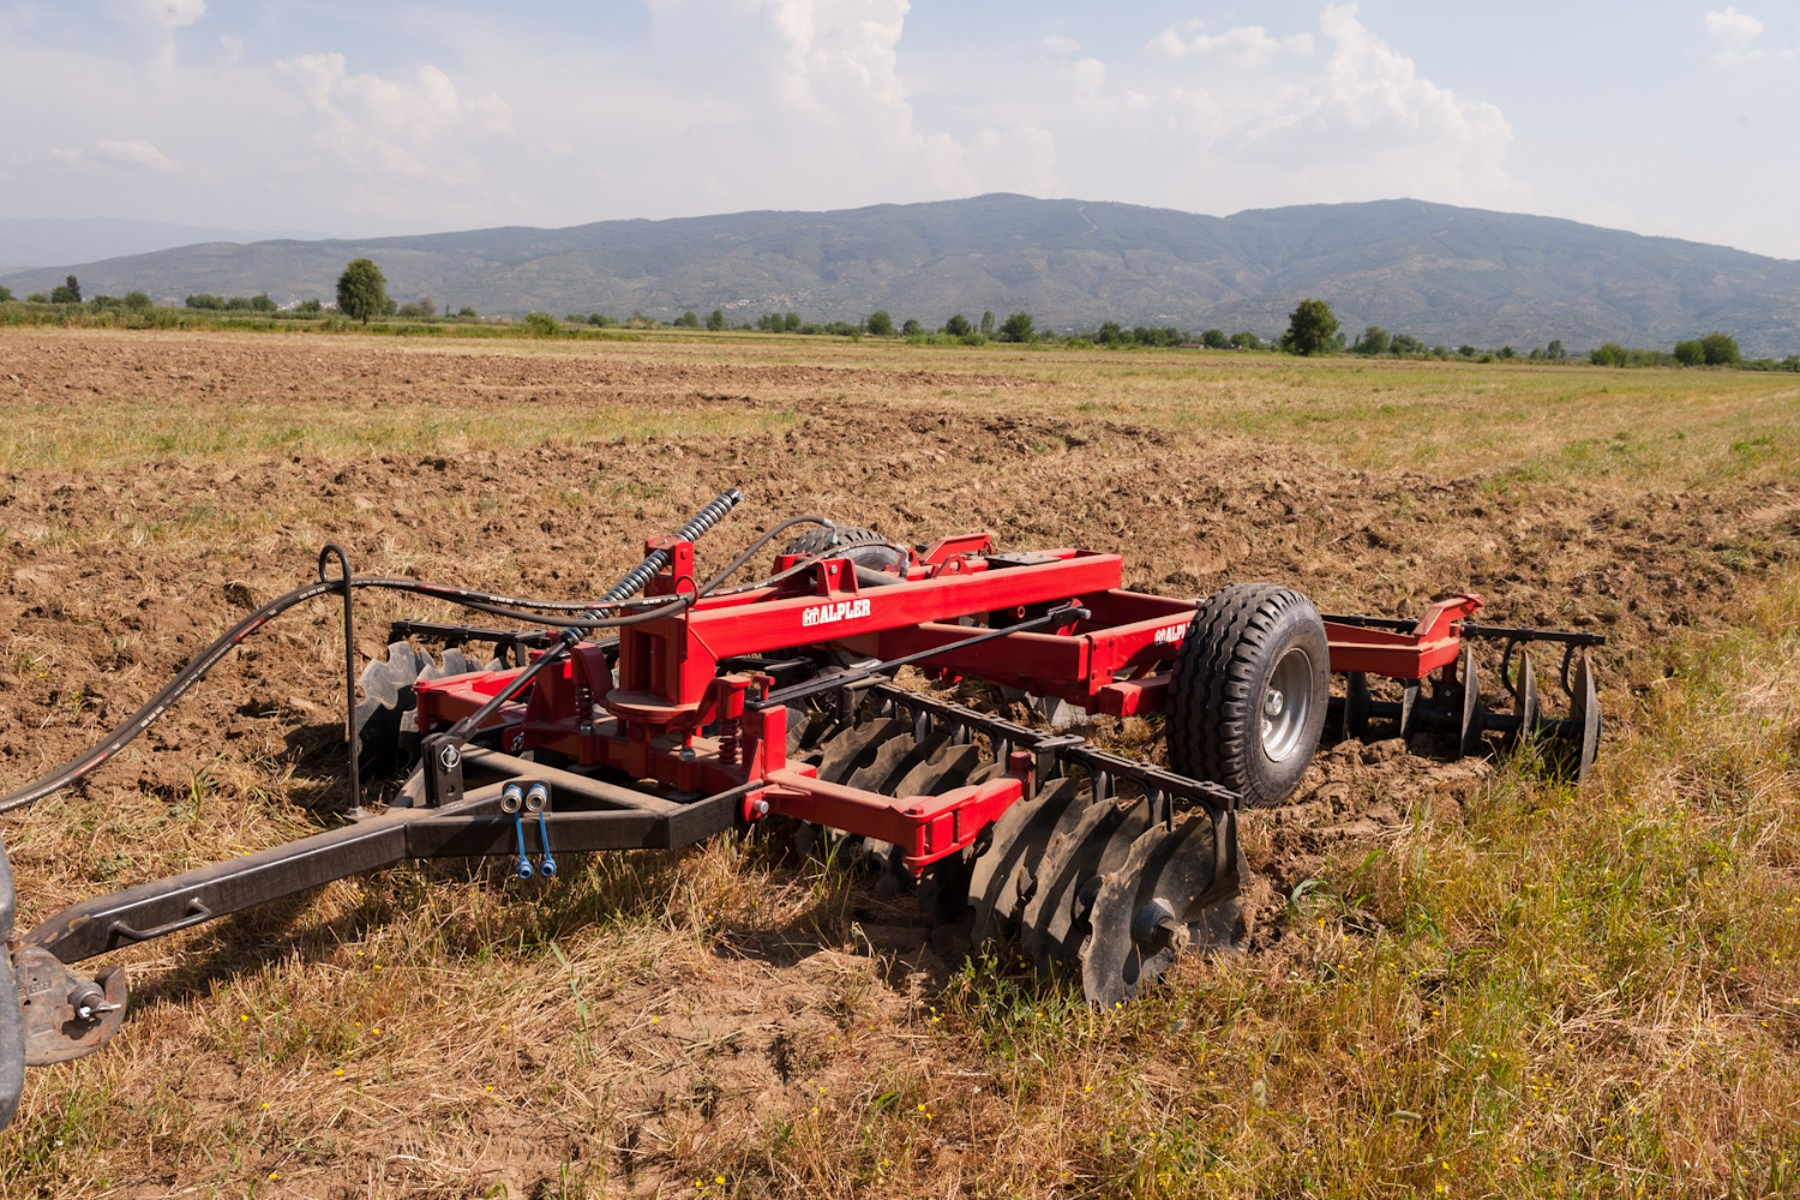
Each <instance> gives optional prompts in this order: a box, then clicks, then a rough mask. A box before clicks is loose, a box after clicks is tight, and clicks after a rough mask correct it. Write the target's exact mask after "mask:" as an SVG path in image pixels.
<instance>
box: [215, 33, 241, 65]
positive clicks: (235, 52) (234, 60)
mask: <svg viewBox="0 0 1800 1200" xmlns="http://www.w3.org/2000/svg"><path fill="white" fill-rule="evenodd" d="M219 49H220V50H221V51H222V53H221V55H220V57H219V65H220V66H222V67H235V66H237V65H238V64H239V63H241V62H243V61H244V39H243V38H241V37H238V36H237V35H236V34H233V33H221V34H220V35H219Z"/></svg>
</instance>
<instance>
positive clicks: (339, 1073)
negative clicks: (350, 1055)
mask: <svg viewBox="0 0 1800 1200" xmlns="http://www.w3.org/2000/svg"><path fill="white" fill-rule="evenodd" d="M343 1073H344V1068H342V1067H339V1068H338V1069H337V1070H335V1071H333V1072H332V1074H333V1075H342V1074H343Z"/></svg>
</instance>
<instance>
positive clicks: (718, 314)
mask: <svg viewBox="0 0 1800 1200" xmlns="http://www.w3.org/2000/svg"><path fill="white" fill-rule="evenodd" d="M706 327H707V328H708V329H710V330H712V331H713V332H714V333H717V332H719V331H720V330H721V329H723V328H725V310H724V309H722V308H715V309H713V310H712V311H711V312H709V313H707V314H706Z"/></svg>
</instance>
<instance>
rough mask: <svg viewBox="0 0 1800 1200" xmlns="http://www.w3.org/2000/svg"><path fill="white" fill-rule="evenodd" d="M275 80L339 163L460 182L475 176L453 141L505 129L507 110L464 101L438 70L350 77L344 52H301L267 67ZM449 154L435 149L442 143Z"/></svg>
mask: <svg viewBox="0 0 1800 1200" xmlns="http://www.w3.org/2000/svg"><path fill="white" fill-rule="evenodd" d="M275 72H276V77H277V78H278V79H281V80H283V81H286V82H287V83H289V84H290V85H291V86H292V87H293V88H294V89H295V91H296V92H297V93H298V94H299V95H300V96H301V97H302V98H303V99H304V100H305V102H306V105H307V107H308V108H309V109H310V110H311V113H312V115H313V119H314V129H313V140H314V142H315V143H316V144H317V145H318V146H320V147H322V148H323V149H325V150H328V151H330V152H331V153H332V154H334V155H336V156H337V157H339V158H341V159H343V160H345V161H346V162H351V163H356V164H358V165H362V164H366V163H369V162H371V161H373V162H374V163H376V164H378V165H379V166H380V167H381V169H382V170H384V171H385V172H387V173H388V174H390V175H393V176H396V177H400V178H402V179H407V180H414V181H429V182H437V183H462V182H468V181H469V179H470V178H471V177H472V176H473V175H474V174H475V173H477V168H476V166H475V164H474V163H473V162H472V161H471V160H469V159H468V158H467V156H466V154H464V153H459V152H457V150H456V148H455V146H454V143H457V142H460V141H461V140H462V138H463V137H464V136H465V135H467V134H470V133H474V134H506V133H509V132H511V129H512V107H511V106H510V105H509V104H507V102H506V101H505V100H503V99H501V98H500V97H499V96H497V95H487V96H480V97H476V98H472V99H464V98H463V96H462V94H461V93H460V91H459V90H458V89H457V86H456V84H455V83H454V82H453V81H452V80H451V79H450V77H449V76H448V75H447V74H445V73H444V72H443V71H442V70H441V69H439V68H438V67H435V66H432V65H430V64H426V65H425V66H422V67H419V68H418V69H417V70H416V71H414V72H413V74H412V76H411V78H406V79H388V78H385V77H383V76H380V75H369V74H351V72H350V70H349V66H348V62H347V60H346V59H345V57H344V55H342V54H340V53H336V52H332V53H328V54H302V55H300V56H298V57H296V58H288V59H282V60H280V61H279V62H277V63H276V64H275ZM447 146H449V147H450V151H451V152H450V153H443V151H445V149H446V147H447Z"/></svg>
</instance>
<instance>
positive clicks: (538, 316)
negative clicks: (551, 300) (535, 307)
mask: <svg viewBox="0 0 1800 1200" xmlns="http://www.w3.org/2000/svg"><path fill="white" fill-rule="evenodd" d="M525 326H526V328H528V329H530V330H531V336H533V337H555V336H556V334H557V332H558V330H560V329H561V328H562V327H561V326H560V325H558V324H557V323H556V318H555V317H553V316H551V315H550V314H549V313H547V312H533V313H526V314H525Z"/></svg>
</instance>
